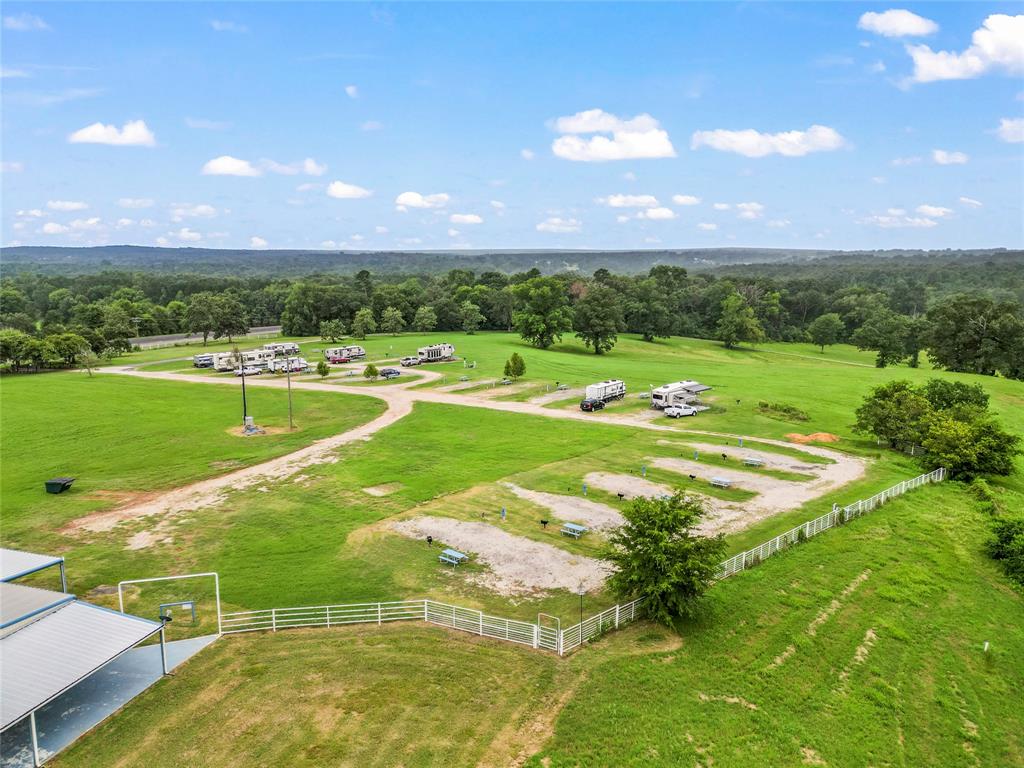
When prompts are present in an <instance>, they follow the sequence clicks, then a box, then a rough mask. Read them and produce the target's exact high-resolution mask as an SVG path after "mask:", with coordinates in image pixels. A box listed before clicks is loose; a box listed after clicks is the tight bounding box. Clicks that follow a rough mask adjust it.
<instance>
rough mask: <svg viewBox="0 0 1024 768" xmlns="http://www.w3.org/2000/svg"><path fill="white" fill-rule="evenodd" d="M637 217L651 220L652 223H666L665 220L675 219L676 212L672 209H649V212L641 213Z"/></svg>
mask: <svg viewBox="0 0 1024 768" xmlns="http://www.w3.org/2000/svg"><path fill="white" fill-rule="evenodd" d="M636 217H637V218H638V219H651V220H652V221H664V220H665V219H674V218H675V217H676V212H675V211H673V210H672V209H671V208H663V207H659V208H648V209H647V210H644V211H640V212H639V213H638V214H637V215H636Z"/></svg>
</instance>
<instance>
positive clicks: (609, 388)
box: [586, 379, 626, 403]
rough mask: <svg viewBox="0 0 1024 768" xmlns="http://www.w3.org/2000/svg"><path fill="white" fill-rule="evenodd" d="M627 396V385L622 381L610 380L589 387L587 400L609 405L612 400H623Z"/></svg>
mask: <svg viewBox="0 0 1024 768" xmlns="http://www.w3.org/2000/svg"><path fill="white" fill-rule="evenodd" d="M625 396H626V384H625V382H623V381H622V380H621V379H609V380H608V381H601V382H598V383H597V384H591V385H589V386H588V387H587V391H586V398H587V400H600V401H601V402H602V403H608V402H611V401H612V400H621V399H622V398H624V397H625Z"/></svg>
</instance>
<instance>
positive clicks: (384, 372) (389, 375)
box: [380, 368, 402, 379]
mask: <svg viewBox="0 0 1024 768" xmlns="http://www.w3.org/2000/svg"><path fill="white" fill-rule="evenodd" d="M380 375H381V376H383V377H384V378H385V379H393V378H395V377H396V376H401V375H402V372H401V371H400V370H398V369H397V368H381V369H380Z"/></svg>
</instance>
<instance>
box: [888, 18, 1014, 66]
mask: <svg viewBox="0 0 1024 768" xmlns="http://www.w3.org/2000/svg"><path fill="white" fill-rule="evenodd" d="M1022 41H1024V15H1018V16H1007V15H1005V14H1001V13H997V14H993V15H991V16H989V17H988V18H987V19H985V21H984V22H983V24H982V26H981V27H980V28H979V29H976V30H974V34H973V35H971V45H970V46H969V47H968V48H967V49H965V50H964V51H962V52H960V53H957V52H956V51H933V50H932V49H931V48H929V47H928V46H927V45H908V46H907V53H909V54H910V57H911V58H912V59H913V61H914V74H913V75H912V76H911V78H910V81H911V82H916V83H931V82H935V81H937V80H969V79H971V78H975V77H980V76H981V75H983V74H985V73H987V72H990V71H992V70H1002V71H1005V72H1007V73H1010V74H1016V73H1019V72H1022V71H1024V44H1022Z"/></svg>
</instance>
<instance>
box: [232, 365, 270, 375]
mask: <svg viewBox="0 0 1024 768" xmlns="http://www.w3.org/2000/svg"><path fill="white" fill-rule="evenodd" d="M261 373H263V369H262V368H257V367H256V366H255V365H246V366H244V367H242V368H235V376H259V375H260V374H261Z"/></svg>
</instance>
